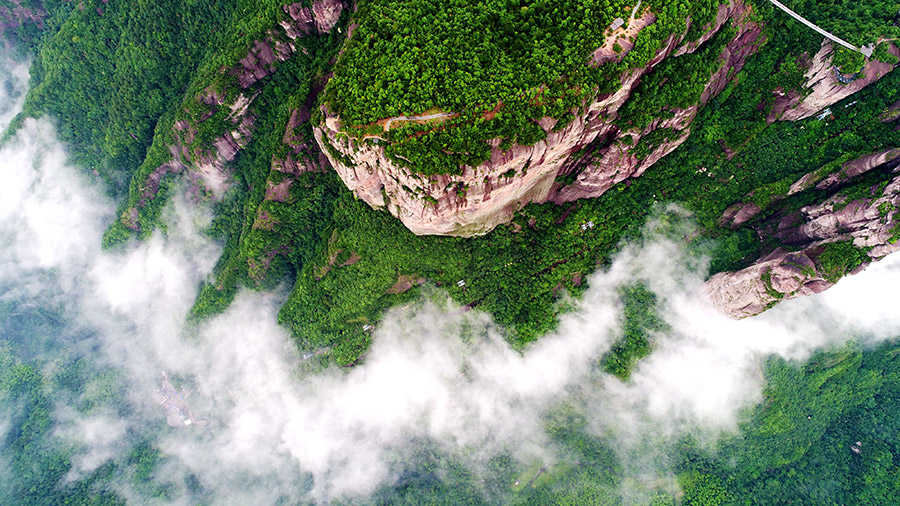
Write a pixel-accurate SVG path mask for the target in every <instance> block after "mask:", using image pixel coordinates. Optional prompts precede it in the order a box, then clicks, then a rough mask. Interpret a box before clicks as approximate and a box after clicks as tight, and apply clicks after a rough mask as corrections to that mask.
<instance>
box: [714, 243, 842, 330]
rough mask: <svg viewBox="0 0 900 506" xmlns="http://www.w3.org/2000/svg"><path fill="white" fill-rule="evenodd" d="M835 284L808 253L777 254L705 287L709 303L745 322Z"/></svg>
mask: <svg viewBox="0 0 900 506" xmlns="http://www.w3.org/2000/svg"><path fill="white" fill-rule="evenodd" d="M832 285H833V284H832V283H830V282H828V281H825V279H824V278H823V277H822V276H821V275H820V274H819V273H818V272H817V270H816V264H815V262H813V260H812V259H810V258H809V256H808V255H807V254H806V252H799V253H786V252H778V253H775V254H773V255H770V258H768V259H765V260H762V261H760V262H758V263H756V264H754V265H751V266H750V267H747V268H746V269H742V270H740V271H737V272H729V273H720V274H716V275H715V276H713V277H712V279H710V280H709V281H708V282H707V284H706V289H707V294H708V296H709V299H710V301H711V302H712V303H713V304H714V305H715V306H716V307H718V308H719V309H720V310H721V311H722V312H724V313H725V314H727V315H728V316H730V317H732V318H746V317H748V316H754V315H757V314H759V313H762V312H763V311H765V310H767V309H769V308H770V307H772V306H773V305H775V304H777V303H778V302H779V301H781V300H783V299H792V298H795V297H800V296H804V295H811V294H814V293H819V292H822V291H824V290H826V289H828V288H830V287H831V286H832Z"/></svg>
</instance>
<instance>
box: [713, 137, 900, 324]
mask: <svg viewBox="0 0 900 506" xmlns="http://www.w3.org/2000/svg"><path fill="white" fill-rule="evenodd" d="M898 168H900V149H890V150H885V151H881V152H878V153H872V154H870V155H866V156H863V157H861V158H858V159H856V160H853V161H851V162H848V163H845V164H843V166H842V168H841V170H839V171H837V172H835V173H834V174H831V175H829V176H827V177H824V178H823V177H822V175H817V174H816V173H812V175H810V174H808V175H806V176H804V177H802V178H800V179H799V180H798V181H797V182H796V183H795V184H794V185H792V186H791V191H792V192H794V193H796V192H797V191H801V190H802V189H806V188H810V187H812V186H813V185H815V186H816V188H818V189H831V188H835V187H837V186H838V185H839V184H840V183H842V182H844V181H846V180H848V179H849V178H852V177H856V176H859V175H861V174H863V173H865V172H868V171H871V170H876V169H877V170H882V171H886V172H890V173H894V174H896V173H897V172H898ZM869 193H870V196H866V197H864V198H857V199H853V200H850V199H848V197H846V196H844V195H841V194H840V193H839V192H838V193H837V194H835V195H833V196H832V197H830V198H828V199H826V200H825V201H823V202H821V203H818V204H815V205H810V206H806V207H803V208H801V209H800V210H799V211H796V212H793V213H788V214H786V215H776V217H774V218H772V219H769V220H766V221H765V222H763V224H761V225H760V226H759V227H758V229H757V230H758V233H759V234H760V235H761V236H770V237H774V238H775V239H777V240H778V241H779V242H780V243H782V244H784V245H785V246H784V247H779V248H777V249H775V250H774V251H772V252H771V253H769V254H768V255H766V256H765V257H763V258H762V259H760V260H758V261H757V262H755V263H754V264H753V265H751V266H749V267H747V268H745V269H742V270H739V271H736V272H723V273H719V274H716V275H715V276H713V277H712V278H711V279H710V280H709V281H708V282H707V284H706V290H707V294H708V296H709V299H710V301H711V302H712V303H713V304H714V305H715V306H716V307H718V308H719V309H720V310H722V311H723V312H724V313H725V314H727V315H729V316H731V317H733V318H744V317H748V316H754V315H756V314H759V313H761V312H763V311H765V310H766V309H768V308H770V307H772V306H773V305H775V304H777V303H778V302H779V301H781V300H784V299H792V298H795V297H800V296H803V295H809V294H813V293H819V292H821V291H823V290H826V289H828V288H830V287H831V286H833V284H834V283H835V282H836V281H837V279H838V278H839V277H840V276H841V275H843V274H847V272H845V271H846V269H844V270H840V271H839V272H828V271H829V269H828V266H826V265H825V264H824V262H823V261H822V255H823V254H824V253H825V251H826V249H827V248H828V247H829V245H834V244H837V243H846V242H852V245H853V247H855V248H856V249H858V250H859V251H861V252H864V257H862V258H861V259H859V260H860V261H859V265H856V266H855V267H854V266H852V265H849V264H848V265H846V267H848V268H849V267H852V270H851V271H850V272H849V273H850V274H853V273H856V272H859V271H860V270H862V269H864V268H865V267H866V266H867V265H868V264H869V263H871V262H873V261H877V260H880V259H881V258H884V257H885V256H886V255H888V254H890V253H894V252H896V251H900V215H898V210H900V176H894V177H893V179H891V180H890V181H889V182H888V183H887V184H886V185H884V187H883V188H882V189H879V187H878V186H875V187H873V188H871V189H870V192H869ZM757 212H758V211H757ZM789 249H790V251H789Z"/></svg>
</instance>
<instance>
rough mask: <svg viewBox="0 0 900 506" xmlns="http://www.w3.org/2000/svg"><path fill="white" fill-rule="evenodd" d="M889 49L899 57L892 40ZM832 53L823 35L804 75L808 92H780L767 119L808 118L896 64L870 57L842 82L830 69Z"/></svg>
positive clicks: (832, 47)
mask: <svg viewBox="0 0 900 506" xmlns="http://www.w3.org/2000/svg"><path fill="white" fill-rule="evenodd" d="M889 52H890V53H891V54H892V55H893V56H895V57H900V49H898V48H897V47H896V46H894V45H893V44H891V45H890V46H889ZM833 57H834V44H833V43H832V42H831V41H830V40H828V39H825V40H824V41H823V42H822V47H821V49H819V52H817V53H816V54H815V56H813V58H812V61H811V62H810V64H809V68H808V69H807V71H806V73H805V75H804V76H805V77H806V85H805V86H804V88H805V89H806V90H808V92H809V93H808V94H806V95H800V94H799V93H783V94H782V96H781V97H779V99H778V100H776V101H775V105H774V107H773V108H772V111H771V112H770V113H769V116H768V119H769V121H770V122H771V121H774V120H776V119H780V120H783V121H797V120H801V119H805V118H809V117H810V116H813V115H814V114H816V113H817V112H819V111H821V110H822V109H825V108H826V107H828V106H830V105H832V104H835V103H837V102H840V101H841V100H843V99H845V98H847V97H849V96H850V95H853V94H854V93H856V92H857V91H859V90H861V89H863V88H865V87H866V86H868V85H870V84H872V83H874V82H875V81H877V80H879V79H881V78H882V77H884V76H885V75H886V74H887V73H888V72H890V71H891V70H893V69H894V67H895V66H896V65H893V64H890V63H885V62H881V61H878V60H876V59H874V58H870V59H869V60H868V61H866V65H865V67H863V69H862V72H861V73H860V76H859V78H857V79H854V80H853V81H851V82H849V83H842V82H841V81H840V79H839V78H838V75H837V73H836V71H835V69H834V64H833V63H832V58H833Z"/></svg>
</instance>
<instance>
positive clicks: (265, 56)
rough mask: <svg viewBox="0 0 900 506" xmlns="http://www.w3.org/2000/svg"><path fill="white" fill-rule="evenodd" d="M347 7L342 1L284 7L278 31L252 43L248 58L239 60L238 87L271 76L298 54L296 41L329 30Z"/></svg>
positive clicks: (319, 0)
mask: <svg viewBox="0 0 900 506" xmlns="http://www.w3.org/2000/svg"><path fill="white" fill-rule="evenodd" d="M346 8H347V4H346V2H344V1H343V0H316V2H314V3H313V5H312V7H303V6H302V5H301V4H297V3H295V4H290V5H285V6H283V9H284V12H285V13H286V14H287V15H288V17H287V18H286V19H284V20H282V21H281V22H280V23H279V27H280V28H281V32H278V31H274V30H273V31H271V32H269V34H268V36H267V37H266V38H265V39H263V40H257V41H255V42H254V43H253V47H252V48H251V50H250V52H249V53H248V54H247V56H245V57H244V58H242V59H241V60H240V64H241V65H240V67H236V68H235V69H233V70H232V72H233V73H234V74H235V75H236V76H237V78H238V83H239V85H240V87H241V88H248V87H250V86H252V85H253V84H254V83H256V82H257V81H259V80H260V79H263V78H265V77H267V76H269V75H271V74H272V73H274V72H275V67H276V65H277V64H278V63H280V62H283V61H285V60H287V59H288V58H290V57H291V55H292V54H294V53H295V52H296V51H297V47H296V45H295V44H294V41H295V40H296V39H298V38H301V37H305V36H307V35H309V34H323V33H328V32H329V31H331V29H332V28H334V26H335V25H336V24H337V22H338V19H340V17H341V13H342V12H343V11H344V9H346Z"/></svg>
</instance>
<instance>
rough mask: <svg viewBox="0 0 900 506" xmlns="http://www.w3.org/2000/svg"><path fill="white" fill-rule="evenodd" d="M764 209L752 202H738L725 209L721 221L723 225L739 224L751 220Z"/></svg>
mask: <svg viewBox="0 0 900 506" xmlns="http://www.w3.org/2000/svg"><path fill="white" fill-rule="evenodd" d="M760 211H762V209H760V208H759V206H758V205H756V204H754V203H752V202H746V203H745V202H738V203H737V204H734V205H732V206H730V207H729V208H728V209H726V210H725V213H724V214H723V215H722V218H721V219H720V220H719V223H720V224H721V225H722V226H732V227H734V226H737V225H741V224H743V223H746V222H748V221H750V219H751V218H753V217H754V216H756V215H757V214H759V212H760Z"/></svg>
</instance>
